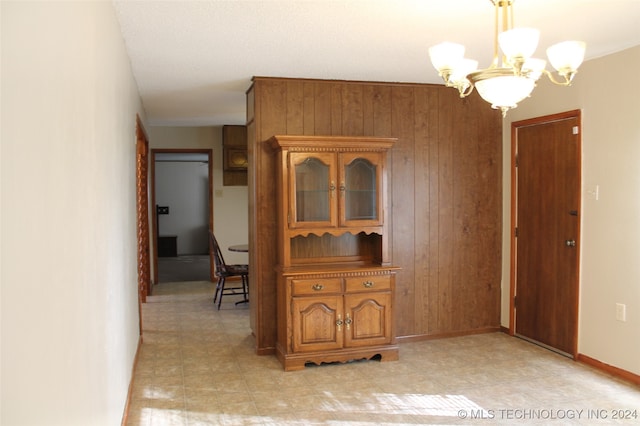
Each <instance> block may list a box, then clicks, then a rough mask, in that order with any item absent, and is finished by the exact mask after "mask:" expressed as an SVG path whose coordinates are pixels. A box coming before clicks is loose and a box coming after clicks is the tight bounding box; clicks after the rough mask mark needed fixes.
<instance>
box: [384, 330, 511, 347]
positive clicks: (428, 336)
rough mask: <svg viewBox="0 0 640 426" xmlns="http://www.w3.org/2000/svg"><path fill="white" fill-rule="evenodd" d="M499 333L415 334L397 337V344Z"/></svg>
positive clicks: (491, 331) (471, 331)
mask: <svg viewBox="0 0 640 426" xmlns="http://www.w3.org/2000/svg"><path fill="white" fill-rule="evenodd" d="M499 331H501V328H500V327H484V328H477V329H475V330H464V331H452V332H450V333H439V334H415V335H413V336H397V337H396V340H397V341H398V343H409V342H421V341H423V340H435V339H446V338H448V337H461V336H471V335H474V334H486V333H496V332H499Z"/></svg>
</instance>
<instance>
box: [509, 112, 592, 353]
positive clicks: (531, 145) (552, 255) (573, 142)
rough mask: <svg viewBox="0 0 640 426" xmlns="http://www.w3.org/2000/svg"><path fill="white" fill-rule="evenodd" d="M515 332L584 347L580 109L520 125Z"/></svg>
mask: <svg viewBox="0 0 640 426" xmlns="http://www.w3.org/2000/svg"><path fill="white" fill-rule="evenodd" d="M513 127H514V135H515V138H514V139H515V147H514V148H515V152H516V155H517V157H516V166H517V167H516V169H515V179H516V194H517V195H516V209H515V210H516V218H515V219H516V227H517V228H516V229H517V231H516V239H515V244H514V246H515V247H516V261H515V268H516V279H515V281H516V282H515V303H514V305H515V333H516V334H517V335H520V336H523V337H525V338H528V339H532V340H535V341H537V342H540V343H542V344H544V345H547V346H549V347H551V348H555V349H556V350H559V351H561V352H564V353H566V354H569V355H572V356H575V355H576V352H577V323H578V260H579V247H580V240H579V234H580V116H579V111H574V112H571V113H567V114H562V115H556V116H549V117H543V118H541V119H539V120H528V121H525V122H518V123H513Z"/></svg>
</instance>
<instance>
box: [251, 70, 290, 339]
mask: <svg viewBox="0 0 640 426" xmlns="http://www.w3.org/2000/svg"><path fill="white" fill-rule="evenodd" d="M259 93H260V98H259V99H258V98H257V96H256V103H257V105H258V108H260V121H259V122H258V121H257V117H256V124H257V133H258V134H257V135H256V137H257V141H258V143H257V145H256V149H255V165H254V167H255V172H256V182H255V185H256V192H255V194H254V196H255V207H256V209H255V212H256V215H257V216H258V218H257V221H256V225H257V228H256V229H254V235H253V236H252V235H251V234H250V235H249V239H250V240H251V241H253V242H254V243H255V244H254V245H253V247H252V249H254V250H253V251H254V252H255V254H254V253H250V261H249V268H250V271H249V276H250V280H249V284H250V286H251V288H250V290H254V291H253V292H251V293H250V294H256V295H257V298H256V299H257V300H258V301H259V306H256V309H257V318H256V323H257V328H258V330H254V333H255V334H256V337H257V339H258V341H257V345H258V348H259V349H261V348H272V347H273V345H274V344H275V341H276V319H275V316H276V315H275V313H276V309H275V307H276V275H275V271H274V269H273V267H274V265H275V262H276V250H275V242H276V235H275V229H276V209H275V194H276V191H275V177H274V175H275V170H276V169H275V157H274V155H273V150H272V149H271V148H270V147H269V146H267V145H266V144H265V143H263V142H264V141H265V140H266V139H267V138H269V137H271V136H272V135H275V134H284V133H286V130H287V122H286V118H287V105H286V99H287V85H286V82H283V81H274V82H273V84H269V85H264V86H263V87H261V91H260V92H259ZM256 95H258V92H256ZM250 231H251V230H250ZM250 297H252V299H253V296H250Z"/></svg>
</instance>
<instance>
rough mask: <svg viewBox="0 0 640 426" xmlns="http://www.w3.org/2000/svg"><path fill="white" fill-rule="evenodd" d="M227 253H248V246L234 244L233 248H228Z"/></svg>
mask: <svg viewBox="0 0 640 426" xmlns="http://www.w3.org/2000/svg"><path fill="white" fill-rule="evenodd" d="M229 251H236V252H241V253H249V244H236V245H233V246H229Z"/></svg>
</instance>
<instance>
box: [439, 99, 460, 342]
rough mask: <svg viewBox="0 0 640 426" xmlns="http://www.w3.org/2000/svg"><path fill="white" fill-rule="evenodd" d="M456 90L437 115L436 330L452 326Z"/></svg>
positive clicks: (444, 330)
mask: <svg viewBox="0 0 640 426" xmlns="http://www.w3.org/2000/svg"><path fill="white" fill-rule="evenodd" d="M451 92H454V91H453V90H452V91H450V92H444V93H441V96H440V108H439V109H440V114H439V115H438V151H439V153H438V164H437V168H438V189H437V191H438V209H437V211H436V214H437V215H438V237H437V242H438V245H437V247H438V264H437V265H436V268H437V270H438V277H437V281H436V282H435V283H433V284H434V285H436V286H437V292H436V297H437V300H438V302H437V309H438V318H437V323H436V324H435V330H433V331H434V332H437V333H444V332H446V331H447V330H452V329H453V327H452V324H453V315H454V311H453V295H452V291H453V289H452V280H453V272H454V270H455V266H456V265H455V263H454V245H453V233H454V229H453V188H454V174H453V159H454V154H453V137H454V128H455V126H456V125H458V124H459V122H458V120H457V119H458V117H456V116H455V115H454V110H455V107H456V105H455V102H460V100H459V99H458V97H457V96H455V93H451Z"/></svg>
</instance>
